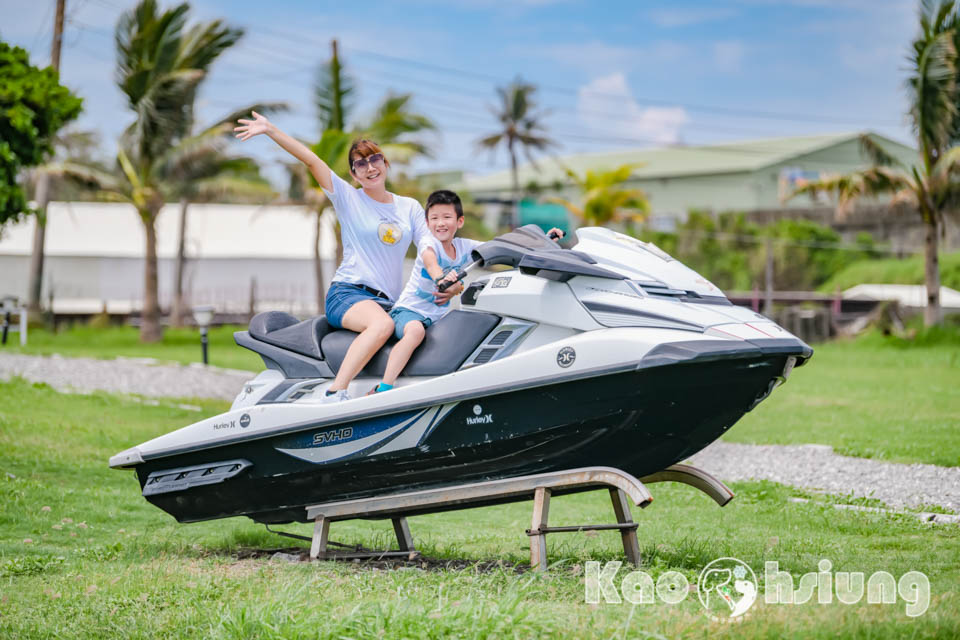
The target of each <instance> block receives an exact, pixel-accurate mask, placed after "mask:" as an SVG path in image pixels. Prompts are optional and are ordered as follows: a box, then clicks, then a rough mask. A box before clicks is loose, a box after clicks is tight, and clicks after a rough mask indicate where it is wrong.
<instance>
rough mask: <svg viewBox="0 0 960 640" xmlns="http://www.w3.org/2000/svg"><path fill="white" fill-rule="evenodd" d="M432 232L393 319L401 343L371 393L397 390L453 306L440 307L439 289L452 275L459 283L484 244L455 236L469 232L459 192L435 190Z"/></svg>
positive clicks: (430, 203)
mask: <svg viewBox="0 0 960 640" xmlns="http://www.w3.org/2000/svg"><path fill="white" fill-rule="evenodd" d="M425 214H426V217H427V228H428V229H430V233H431V234H433V238H432V240H426V241H424V242H423V243H421V245H420V252H419V253H418V254H417V261H416V262H415V263H414V265H413V271H412V272H411V273H410V279H409V280H408V281H407V286H406V287H405V288H404V289H403V293H401V294H400V298H399V299H397V302H396V304H394V305H393V310H392V311H391V312H390V317H391V318H393V322H394V326H395V327H396V329H395V331H394V333H395V334H396V336H397V338H398V339H399V342H397V344H395V345H393V350H392V351H391V352H390V358H389V359H388V360H387V368H386V370H385V371H384V373H383V381H382V382H381V383H380V384H378V385H377V386H376V387H374V388H373V389H371V390H370V393H378V392H380V391H387V390H388V389H392V388H393V385H394V384H395V383H396V381H397V376H399V375H400V372H401V371H402V370H403V368H404V367H405V366H407V362H409V361H410V356H412V355H413V351H414V350H415V349H416V348H417V347H419V346H420V343H421V342H423V338H424V337H425V336H426V329H427V327H429V326H430V325H431V324H433V323H434V322H436V321H437V320H439V319H440V318H442V317H443V316H445V315H446V314H447V312H448V311H449V310H450V301H449V300H447V301H446V302H444V303H443V304H437V302H436V301H435V296H436V295H437V284H438V283H439V282H440V280H441V279H442V278H443V274H444V272H445V271H447V270H449V273H448V274H447V277H446V279H447V280H449V281H450V282H454V281H455V280H456V275H455V274H456V270H457V269H458V268H461V267H463V266H464V265H466V264H467V263H468V262H470V254H471V252H472V251H473V249H474V247H476V246H478V245H480V244H483V243H482V242H479V241H477V240H470V239H469V238H456V237H454V236H455V235H456V233H457V230H458V229H460V228H461V227H463V222H464V220H463V204H462V203H461V202H460V197H459V196H458V195H457V194H456V193H454V192H453V191H447V190H445V189H444V190H440V191H434V192H433V193H431V194H430V197H428V198H427V206H426V207H425ZM448 291H451V292H453V293H455V294H456V293H462V292H463V284H462V283H461V284H460V285H459V290H458V288H457V286H456V285H454V286H453V287H451V289H448Z"/></svg>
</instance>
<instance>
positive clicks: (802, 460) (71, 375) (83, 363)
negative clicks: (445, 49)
mask: <svg viewBox="0 0 960 640" xmlns="http://www.w3.org/2000/svg"><path fill="white" fill-rule="evenodd" d="M13 375H19V376H22V377H24V378H26V379H27V380H31V381H34V382H46V383H47V384H49V385H51V386H52V387H54V388H55V389H58V390H62V391H93V390H96V389H102V390H105V391H114V392H119V393H136V394H140V395H144V396H154V397H170V398H196V397H205V398H221V399H224V400H232V399H233V397H234V396H235V395H236V394H237V392H238V391H239V390H240V386H241V385H242V384H243V383H244V382H245V381H247V380H249V379H250V378H252V377H253V374H251V373H250V372H247V371H236V370H231V369H216V368H211V367H207V368H205V367H203V366H200V365H193V366H183V365H176V364H158V363H156V362H155V361H153V360H150V359H134V358H118V359H116V360H95V359H91V358H64V357H60V356H50V357H41V356H26V355H13V354H2V353H0V380H2V379H7V378H10V377H11V376H13ZM690 462H691V463H692V464H695V465H697V466H698V467H700V468H702V469H704V470H705V471H708V472H709V473H712V474H713V475H715V476H717V477H718V478H720V479H721V480H724V481H727V482H730V481H737V480H750V479H757V480H772V481H774V482H779V483H781V484H786V485H791V486H794V487H799V488H801V489H806V490H811V491H822V492H827V493H834V494H839V495H848V494H851V493H852V494H853V495H855V496H857V497H867V498H876V499H878V500H881V501H883V502H884V503H886V504H887V505H889V506H891V507H894V508H902V507H911V508H917V507H921V506H924V505H939V506H941V507H945V508H947V509H950V510H951V511H954V512H960V467H938V466H935V465H930V464H899V463H894V462H882V461H879V460H870V459H867V458H851V457H847V456H841V455H838V454H836V453H834V452H833V449H832V447H830V446H827V445H816V444H807V445H749V444H734V443H727V442H715V443H713V444H712V445H710V446H709V447H707V448H706V449H704V450H703V451H701V452H700V453H698V454H697V455H695V456H693V458H691V459H690Z"/></svg>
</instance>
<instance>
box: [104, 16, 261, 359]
mask: <svg viewBox="0 0 960 640" xmlns="http://www.w3.org/2000/svg"><path fill="white" fill-rule="evenodd" d="M188 10H189V5H187V4H180V5H178V6H176V7H174V8H172V9H169V10H167V11H164V12H163V13H160V12H159V9H158V7H157V3H156V0H141V2H140V3H139V4H138V5H137V6H136V7H134V8H133V9H131V10H129V11H127V12H125V13H123V14H122V15H121V16H120V20H119V21H118V23H117V27H116V31H115V39H116V46H117V69H116V80H117V85H118V86H119V88H120V90H121V91H122V92H123V93H124V95H125V96H126V98H127V104H128V106H129V107H130V109H131V110H132V111H133V112H134V116H135V119H134V121H133V123H131V124H130V126H129V127H127V129H126V131H125V132H124V133H123V136H122V137H121V140H120V144H119V150H118V152H117V165H118V169H119V172H118V173H119V175H117V176H114V178H119V179H115V180H113V181H112V182H113V183H112V184H111V185H108V184H106V183H105V184H104V185H103V186H104V187H105V188H107V189H108V190H109V191H111V192H112V193H113V194H114V195H115V196H116V197H118V198H120V199H122V200H126V201H128V202H130V203H131V204H133V205H134V206H135V207H136V209H137V213H138V214H139V216H140V220H141V222H142V223H143V227H144V231H145V235H146V260H145V268H144V304H143V315H142V318H141V325H140V339H141V340H142V341H144V342H156V341H158V340H160V338H161V337H162V329H161V326H160V319H159V306H158V300H157V236H156V219H157V214H159V212H160V208H161V207H162V206H163V204H164V198H165V193H164V189H163V187H162V180H163V179H164V177H166V176H168V175H172V172H173V170H174V168H175V167H177V166H178V163H179V160H180V159H181V158H183V157H186V156H189V154H190V152H191V146H192V145H191V144H186V145H182V144H181V145H178V143H180V142H181V141H183V142H186V141H187V140H193V139H192V138H191V137H190V136H189V132H190V129H191V127H192V124H193V105H194V97H195V95H196V92H197V89H198V87H199V85H200V82H201V81H202V80H203V78H204V77H205V76H206V72H207V70H208V69H209V68H210V66H211V65H212V64H213V62H214V60H216V59H217V58H218V57H219V56H220V54H222V53H223V52H224V51H225V50H226V49H227V48H229V47H230V46H232V45H233V44H235V43H236V42H237V40H239V39H240V37H241V36H242V35H243V31H242V30H240V29H236V28H232V27H228V26H226V25H225V24H224V23H223V22H222V21H220V20H213V21H211V22H206V23H201V24H196V25H194V26H192V27H190V28H189V29H186V28H185V27H186V19H187V12H188ZM207 139H209V137H208V138H207ZM193 142H200V141H196V140H193Z"/></svg>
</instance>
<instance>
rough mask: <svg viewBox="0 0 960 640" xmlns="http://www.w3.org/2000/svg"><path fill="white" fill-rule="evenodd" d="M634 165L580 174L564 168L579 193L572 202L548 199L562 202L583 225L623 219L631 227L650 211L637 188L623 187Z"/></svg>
mask: <svg viewBox="0 0 960 640" xmlns="http://www.w3.org/2000/svg"><path fill="white" fill-rule="evenodd" d="M635 167H636V165H631V164H625V165H623V166H621V167H618V168H616V169H612V170H599V171H591V170H588V171H587V172H586V174H585V175H584V176H583V177H580V176H578V175H577V174H576V173H574V172H573V171H571V170H570V169H566V173H567V177H569V178H570V181H571V182H573V184H575V185H576V186H577V187H578V188H579V190H580V193H581V194H582V197H581V199H580V200H578V201H576V202H574V201H571V200H566V199H563V198H551V199H550V200H551V201H553V202H557V203H559V204H562V205H563V206H565V207H566V208H567V211H569V212H570V213H572V214H573V215H574V216H576V218H577V219H578V220H579V221H580V223H581V224H582V225H586V226H604V225H607V224H609V223H611V222H625V223H626V224H627V225H630V226H632V225H633V223H634V222H639V221H641V220H643V219H644V217H645V216H646V214H648V213H650V201H649V200H648V199H647V195H646V194H645V193H644V192H643V191H642V190H640V189H632V188H628V187H626V186H624V183H625V182H626V181H627V180H629V179H630V176H631V174H632V173H633V169H634V168H635Z"/></svg>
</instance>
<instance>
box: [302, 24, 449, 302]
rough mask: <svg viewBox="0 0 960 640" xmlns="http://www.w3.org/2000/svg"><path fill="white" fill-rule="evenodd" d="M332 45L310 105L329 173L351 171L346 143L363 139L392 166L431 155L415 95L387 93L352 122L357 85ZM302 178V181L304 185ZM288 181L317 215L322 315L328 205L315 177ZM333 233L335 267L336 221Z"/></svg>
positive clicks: (428, 125)
mask: <svg viewBox="0 0 960 640" xmlns="http://www.w3.org/2000/svg"><path fill="white" fill-rule="evenodd" d="M332 45H333V46H332V54H331V57H330V60H328V61H327V62H325V63H323V64H321V65H320V67H319V69H318V71H317V76H316V83H315V85H314V105H315V106H316V109H317V122H318V124H319V128H320V140H319V141H318V142H317V143H316V144H314V145H311V148H312V149H313V152H314V153H316V154H317V155H318V156H320V158H321V159H322V160H323V161H324V162H326V163H327V166H329V167H330V169H331V170H333V171H334V172H336V173H337V174H338V175H343V176H345V175H347V174H348V173H349V170H350V166H349V159H348V153H349V151H350V145H351V143H352V141H353V140H354V139H355V138H357V137H361V136H362V137H366V138H370V139H371V140H375V141H376V142H377V144H379V145H380V147H381V148H382V149H383V151H384V153H385V154H386V155H387V157H388V158H390V162H391V164H392V165H402V164H405V163H408V162H410V160H412V159H413V158H414V157H416V156H418V155H425V156H429V155H430V150H429V148H428V147H427V145H426V144H425V143H424V142H423V141H422V140H420V139H419V138H418V137H417V136H418V134H421V133H423V132H424V131H430V130H433V129H435V128H436V126H435V125H434V123H433V122H432V121H431V120H430V119H429V118H427V117H426V116H424V115H422V114H419V113H416V112H415V111H413V109H412V105H411V101H412V99H413V96H412V95H410V94H392V93H388V94H387V95H386V96H384V98H383V99H382V100H381V101H380V104H379V105H378V107H377V109H376V110H375V111H374V113H373V115H372V116H371V118H370V119H369V120H367V121H354V120H353V118H352V116H353V110H354V108H355V103H354V100H353V94H354V91H355V90H356V86H357V85H356V81H355V80H354V78H353V77H352V76H351V75H350V74H349V73H348V72H347V70H346V69H345V67H344V64H343V60H342V59H341V58H340V54H339V51H338V49H337V43H336V40H334V41H333V43H332ZM304 178H305V179H306V183H304V182H302V180H303V179H304ZM291 179H292V180H294V181H295V180H301V184H309V185H310V186H311V189H310V191H311V193H309V194H306V193H305V194H304V198H303V202H304V203H305V204H308V205H309V206H310V207H311V208H312V209H313V210H314V212H315V214H316V216H317V223H316V229H317V233H316V237H315V238H314V240H315V242H316V243H317V244H316V245H315V246H314V264H315V267H314V270H315V272H316V277H317V307H318V309H319V311H320V313H323V310H324V309H323V307H324V297H325V292H324V290H323V284H322V283H323V267H322V263H321V261H320V250H319V241H320V217H321V216H322V215H323V211H324V209H325V208H326V207H327V205H328V204H329V203H328V200H327V198H326V196H325V195H324V193H323V190H322V189H320V187H319V185H318V184H317V182H316V180H314V179H313V176H307V175H305V172H303V171H302V170H301V169H299V168H294V169H292V170H291ZM334 229H335V231H336V241H337V263H338V264H339V263H340V262H341V261H342V259H343V243H342V242H341V238H340V233H339V225H338V224H336V223H334Z"/></svg>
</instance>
